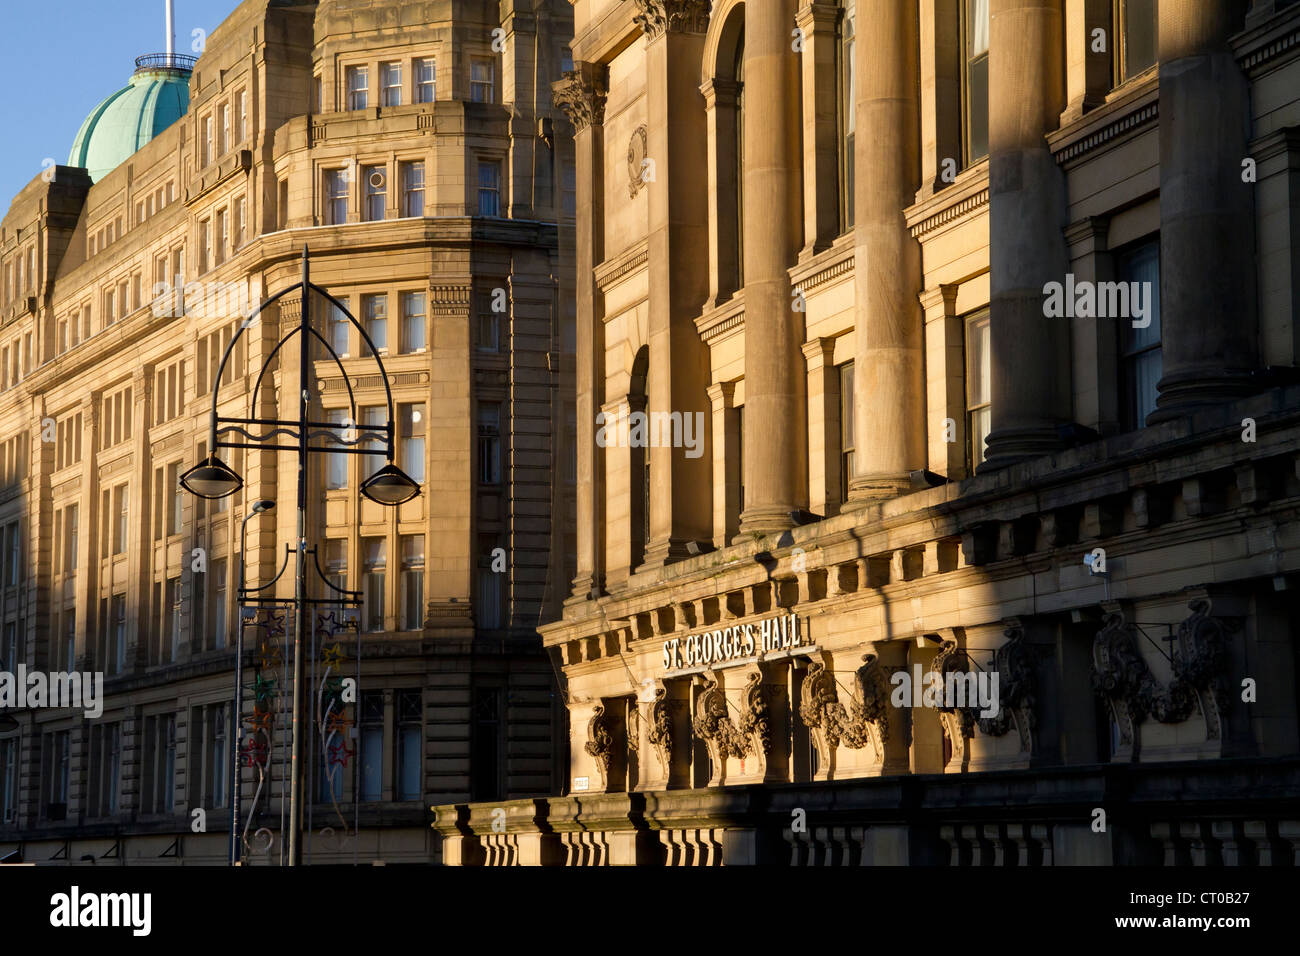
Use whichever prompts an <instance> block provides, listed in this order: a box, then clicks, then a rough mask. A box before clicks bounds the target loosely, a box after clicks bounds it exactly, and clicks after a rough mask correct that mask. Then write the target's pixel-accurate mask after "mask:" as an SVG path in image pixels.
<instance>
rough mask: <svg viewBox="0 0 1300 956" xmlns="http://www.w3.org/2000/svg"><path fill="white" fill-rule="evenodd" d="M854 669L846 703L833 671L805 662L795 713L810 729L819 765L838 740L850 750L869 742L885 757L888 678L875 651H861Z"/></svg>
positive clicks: (827, 760) (828, 763)
mask: <svg viewBox="0 0 1300 956" xmlns="http://www.w3.org/2000/svg"><path fill="white" fill-rule="evenodd" d="M862 660H863V665H862V666H861V667H860V668H858V671H857V675H856V677H857V689H856V691H855V693H854V694H853V696H852V698H851V699H850V701H849V706H848V708H847V709H846V708H845V706H844V705H843V704H842V703H840V700H839V694H838V692H837V690H836V686H835V677H834V675H833V674H832V673H831V672H830V671H829V670H827V669H826V665H825V664H823V663H821V662H820V661H813V662H811V663H810V664H809V665H808V675H807V676H806V677H805V678H804V682H803V688H802V690H801V692H800V695H799V716H800V717H802V718H803V722H804V723H805V724H806V725H807V726H808V727H809V728H810V729H811V730H812V732H813V733H812V737H813V746H815V747H816V748H817V755H818V757H819V758H821V763H822V766H823V767H829V766H831V757H832V756H833V754H834V751H835V748H836V747H838V746H839V745H840V744H843V745H844V746H845V747H848V748H849V749H850V750H861V749H862V748H863V747H865V746H866V745H867V744H868V743H870V744H871V745H872V749H873V750H874V751H875V754H876V757H877V759H880V760H883V759H884V757H885V738H886V736H887V735H888V734H889V682H888V679H887V678H886V676H885V671H884V668H883V667H881V666H880V663H879V660H878V658H877V657H876V655H875V654H864V655H862Z"/></svg>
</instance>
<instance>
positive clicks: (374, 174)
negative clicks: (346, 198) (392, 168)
mask: <svg viewBox="0 0 1300 956" xmlns="http://www.w3.org/2000/svg"><path fill="white" fill-rule="evenodd" d="M361 184H362V188H363V189H364V190H365V196H366V202H365V208H364V210H363V213H364V215H363V217H362V218H363V219H365V221H366V222H378V221H380V220H381V219H383V218H384V215H385V213H386V207H387V205H388V171H387V170H386V169H385V168H384V167H383V166H362V167H361Z"/></svg>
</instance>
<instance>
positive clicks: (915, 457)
mask: <svg viewBox="0 0 1300 956" xmlns="http://www.w3.org/2000/svg"><path fill="white" fill-rule="evenodd" d="M858 21H859V22H860V23H863V24H870V25H871V28H870V36H871V37H872V42H869V43H868V42H861V41H860V42H859V43H858V46H857V56H858V102H857V111H858V121H857V123H858V129H859V130H860V131H861V133H860V135H859V136H858V137H857V141H856V151H857V156H856V162H857V181H858V182H859V183H861V184H862V188H860V189H858V190H857V191H856V193H857V195H856V206H857V210H856V216H855V220H854V221H855V229H854V233H855V235H856V245H855V253H854V261H855V263H856V264H855V266H854V283H855V287H856V288H855V291H856V295H857V303H858V332H857V339H856V344H857V348H856V350H855V354H854V367H855V372H854V389H855V391H856V392H857V394H856V395H855V396H854V412H855V415H854V418H855V422H854V427H855V430H856V433H857V434H856V438H855V440H854V448H855V453H854V469H855V472H856V474H855V475H854V476H853V477H852V478H851V479H850V482H849V495H850V499H851V501H850V506H861V505H862V504H864V503H866V502H869V501H873V500H878V499H881V498H891V497H893V496H895V495H898V494H901V493H902V492H904V491H905V490H907V489H908V488H909V487H910V486H911V482H910V480H909V478H908V473H909V472H911V471H914V470H917V469H920V468H924V467H925V465H926V452H925V417H924V416H925V381H924V371H923V370H924V352H923V341H922V326H921V308H920V302H919V300H918V298H917V296H918V295H919V294H920V291H921V247H920V246H919V245H918V243H917V242H916V241H915V240H914V239H913V238H912V236H911V233H910V232H909V231H908V228H907V222H906V220H905V218H904V216H903V210H904V209H906V208H907V207H908V206H910V205H911V204H912V202H913V201H914V200H915V197H916V190H917V186H918V184H919V180H920V167H919V163H920V158H919V154H918V148H919V147H918V137H919V135H920V133H919V124H920V103H919V101H918V84H919V82H920V81H919V72H918V69H919V67H918V58H919V55H920V54H919V39H918V32H917V31H918V24H917V10H916V5H915V4H910V3H908V4H900V3H897V2H896V0H860V2H859V5H858ZM862 33H863V38H864V40H865V38H866V36H867V35H868V34H867V31H862Z"/></svg>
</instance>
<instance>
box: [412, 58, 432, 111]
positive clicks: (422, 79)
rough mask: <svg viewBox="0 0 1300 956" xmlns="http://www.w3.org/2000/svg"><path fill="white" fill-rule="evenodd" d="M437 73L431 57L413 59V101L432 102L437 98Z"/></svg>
mask: <svg viewBox="0 0 1300 956" xmlns="http://www.w3.org/2000/svg"><path fill="white" fill-rule="evenodd" d="M436 84H437V74H436V72H435V70H434V61H433V57H431V56H430V57H425V58H424V59H422V60H416V61H415V102H417V103H432V102H433V101H434V100H435V99H437V85H436Z"/></svg>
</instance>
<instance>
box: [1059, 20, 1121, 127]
mask: <svg viewBox="0 0 1300 956" xmlns="http://www.w3.org/2000/svg"><path fill="white" fill-rule="evenodd" d="M1113 10H1114V4H1113V3H1112V2H1111V0H1065V95H1066V100H1067V102H1066V105H1065V111H1064V112H1063V113H1062V114H1061V125H1062V126H1064V125H1065V124H1066V123H1070V122H1073V121H1074V120H1077V119H1079V118H1080V117H1082V116H1083V114H1085V113H1087V112H1088V111H1089V110H1092V109H1095V108H1096V107H1098V106H1101V105H1102V104H1103V103H1105V102H1106V94H1107V93H1109V92H1110V87H1111V80H1112V77H1113V76H1114V69H1115V68H1114V56H1115V49H1116V46H1115V42H1116V39H1117V38H1116V37H1115V36H1114V33H1115V24H1114V15H1113ZM1095 30H1101V31H1103V34H1104V36H1105V49H1104V50H1097V49H1094V47H1095V46H1096V45H1097V44H1096V43H1095V42H1094V40H1093V32H1094V31H1095Z"/></svg>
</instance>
